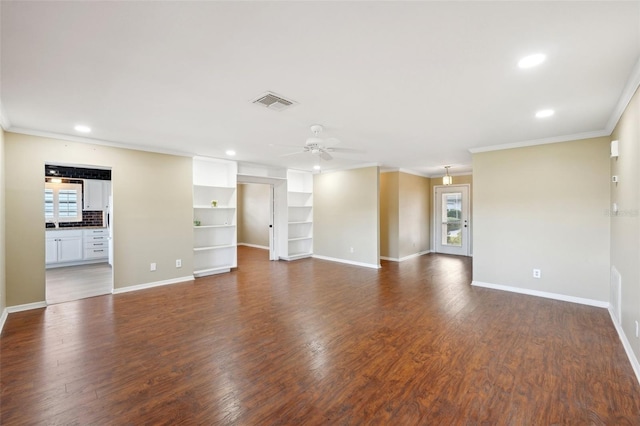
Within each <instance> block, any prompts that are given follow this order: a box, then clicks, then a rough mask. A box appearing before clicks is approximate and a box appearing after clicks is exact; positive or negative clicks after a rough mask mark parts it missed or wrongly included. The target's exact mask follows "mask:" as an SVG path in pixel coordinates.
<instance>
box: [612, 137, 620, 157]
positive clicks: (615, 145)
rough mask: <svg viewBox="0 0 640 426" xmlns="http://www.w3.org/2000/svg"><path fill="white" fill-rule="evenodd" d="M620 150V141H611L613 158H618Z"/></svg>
mask: <svg viewBox="0 0 640 426" xmlns="http://www.w3.org/2000/svg"><path fill="white" fill-rule="evenodd" d="M618 155H620V152H619V151H618V141H617V140H615V141H611V158H618Z"/></svg>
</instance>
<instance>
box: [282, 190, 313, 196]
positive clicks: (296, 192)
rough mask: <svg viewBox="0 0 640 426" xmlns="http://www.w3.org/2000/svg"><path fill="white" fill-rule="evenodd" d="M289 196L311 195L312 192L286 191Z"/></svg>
mask: <svg viewBox="0 0 640 426" xmlns="http://www.w3.org/2000/svg"><path fill="white" fill-rule="evenodd" d="M287 192H288V193H289V194H300V195H311V194H313V192H308V191H287Z"/></svg>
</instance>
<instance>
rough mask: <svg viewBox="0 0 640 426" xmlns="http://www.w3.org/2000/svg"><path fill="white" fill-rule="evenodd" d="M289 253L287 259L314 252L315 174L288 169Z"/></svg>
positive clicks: (309, 254) (305, 255)
mask: <svg viewBox="0 0 640 426" xmlns="http://www.w3.org/2000/svg"><path fill="white" fill-rule="evenodd" d="M287 209H288V223H287V228H288V229H287V231H288V234H287V235H288V244H287V247H288V253H287V256H286V257H284V258H285V259H286V260H295V259H300V258H303V257H309V256H311V255H312V254H313V175H312V174H311V173H309V172H303V171H298V170H288V171H287Z"/></svg>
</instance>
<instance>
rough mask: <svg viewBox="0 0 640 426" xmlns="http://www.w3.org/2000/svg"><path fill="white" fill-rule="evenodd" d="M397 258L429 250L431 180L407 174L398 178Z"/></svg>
mask: <svg viewBox="0 0 640 426" xmlns="http://www.w3.org/2000/svg"><path fill="white" fill-rule="evenodd" d="M398 183H399V187H400V191H399V202H398V207H399V216H400V221H399V223H400V231H399V244H398V246H399V257H400V259H402V258H403V257H407V256H410V255H412V254H416V253H421V252H425V251H427V250H429V247H430V242H429V240H430V232H429V229H430V219H431V212H430V210H429V208H430V205H431V203H430V202H429V200H430V199H431V193H430V184H431V179H429V178H426V177H422V176H416V175H412V174H409V173H400V176H399V182H398Z"/></svg>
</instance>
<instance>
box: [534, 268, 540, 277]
mask: <svg viewBox="0 0 640 426" xmlns="http://www.w3.org/2000/svg"><path fill="white" fill-rule="evenodd" d="M540 275H541V272H540V269H534V270H533V278H540Z"/></svg>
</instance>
